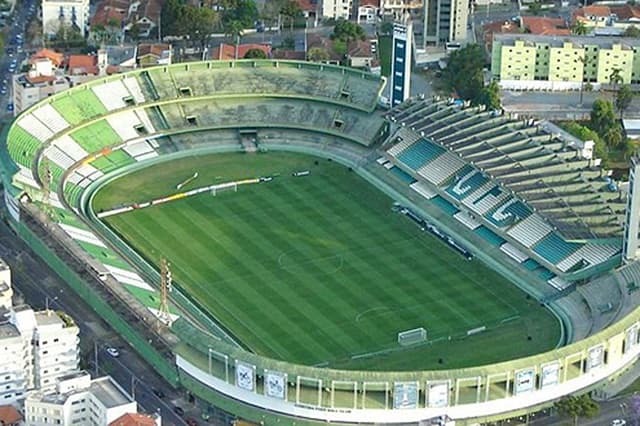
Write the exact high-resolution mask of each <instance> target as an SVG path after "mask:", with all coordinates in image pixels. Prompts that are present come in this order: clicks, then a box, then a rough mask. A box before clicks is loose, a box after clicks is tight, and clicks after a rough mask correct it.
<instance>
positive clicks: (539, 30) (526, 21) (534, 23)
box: [522, 16, 571, 36]
mask: <svg viewBox="0 0 640 426" xmlns="http://www.w3.org/2000/svg"><path fill="white" fill-rule="evenodd" d="M522 25H523V26H524V27H525V28H526V29H527V30H528V31H529V32H530V33H531V34H538V35H556V36H565V35H571V30H570V29H569V27H567V23H566V22H565V20H564V19H562V18H547V17H539V16H523V17H522Z"/></svg>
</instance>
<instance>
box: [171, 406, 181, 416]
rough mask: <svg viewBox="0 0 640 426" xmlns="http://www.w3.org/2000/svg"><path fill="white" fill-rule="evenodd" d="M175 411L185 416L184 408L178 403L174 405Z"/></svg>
mask: <svg viewBox="0 0 640 426" xmlns="http://www.w3.org/2000/svg"><path fill="white" fill-rule="evenodd" d="M173 412H174V413H176V414H177V415H179V416H180V417H182V416H184V410H183V409H182V407H179V406H177V405H176V406H175V407H173Z"/></svg>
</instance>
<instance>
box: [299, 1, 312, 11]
mask: <svg viewBox="0 0 640 426" xmlns="http://www.w3.org/2000/svg"><path fill="white" fill-rule="evenodd" d="M296 3H298V7H299V8H300V10H302V11H303V12H313V11H315V10H316V7H315V6H314V5H313V4H312V3H311V1H309V0H296Z"/></svg>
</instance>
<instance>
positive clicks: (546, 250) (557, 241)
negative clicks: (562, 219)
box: [533, 232, 582, 265]
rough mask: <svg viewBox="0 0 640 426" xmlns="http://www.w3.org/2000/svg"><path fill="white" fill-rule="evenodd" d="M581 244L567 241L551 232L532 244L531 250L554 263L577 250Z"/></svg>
mask: <svg viewBox="0 0 640 426" xmlns="http://www.w3.org/2000/svg"><path fill="white" fill-rule="evenodd" d="M581 245H582V244H577V243H569V242H567V241H565V240H564V239H563V238H562V237H561V236H559V235H558V234H556V233H555V232H552V233H550V234H549V235H547V236H546V237H544V238H543V239H542V240H540V241H539V242H538V243H537V244H536V245H534V246H533V251H534V252H535V253H537V254H539V255H540V256H541V257H542V258H543V259H545V260H547V261H548V262H549V263H551V264H553V265H555V264H557V263H558V262H560V261H561V260H562V259H564V258H566V257H567V256H569V255H570V254H571V253H573V252H574V251H576V250H578V248H580V246H581Z"/></svg>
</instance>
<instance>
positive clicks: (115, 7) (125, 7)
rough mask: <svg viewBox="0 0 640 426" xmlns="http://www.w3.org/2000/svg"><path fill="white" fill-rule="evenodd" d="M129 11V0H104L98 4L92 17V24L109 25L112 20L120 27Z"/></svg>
mask: <svg viewBox="0 0 640 426" xmlns="http://www.w3.org/2000/svg"><path fill="white" fill-rule="evenodd" d="M128 11H129V1H127V0H104V1H102V2H100V4H98V7H97V8H96V12H95V13H94V15H93V17H92V18H91V25H102V26H103V27H107V26H109V22H110V21H112V20H113V21H115V22H117V24H118V27H119V26H120V25H121V24H122V21H124V19H125V18H126V17H127V12H128Z"/></svg>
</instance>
